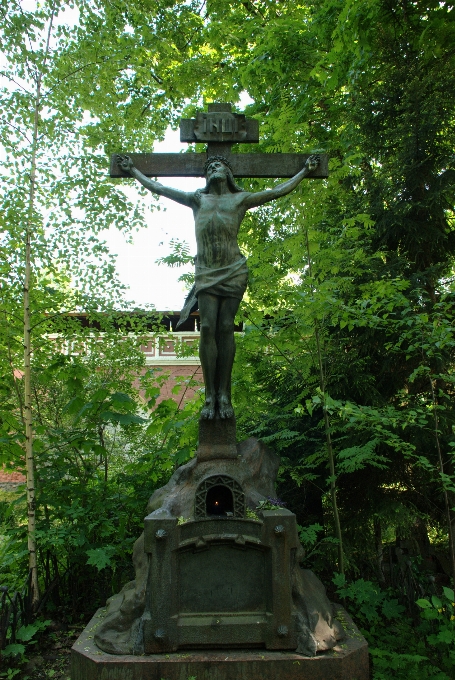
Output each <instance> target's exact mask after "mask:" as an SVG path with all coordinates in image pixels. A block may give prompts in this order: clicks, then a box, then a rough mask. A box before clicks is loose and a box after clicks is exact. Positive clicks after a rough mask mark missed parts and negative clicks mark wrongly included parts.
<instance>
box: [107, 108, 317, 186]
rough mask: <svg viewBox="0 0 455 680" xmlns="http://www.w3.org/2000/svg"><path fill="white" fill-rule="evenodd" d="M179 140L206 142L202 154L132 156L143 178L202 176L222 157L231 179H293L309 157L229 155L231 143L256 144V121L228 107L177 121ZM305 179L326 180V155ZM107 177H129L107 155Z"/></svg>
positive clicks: (290, 155) (257, 154) (306, 155)
mask: <svg viewBox="0 0 455 680" xmlns="http://www.w3.org/2000/svg"><path fill="white" fill-rule="evenodd" d="M180 141H181V142H188V143H190V144H194V143H195V142H207V151H206V153H184V154H179V153H132V154H129V156H130V157H131V160H132V161H133V163H134V165H135V166H136V168H137V169H138V170H140V171H141V172H142V173H143V174H144V175H146V177H203V176H204V164H205V162H206V160H207V158H209V157H210V156H217V155H220V156H225V157H226V158H227V159H228V160H229V163H230V164H231V166H232V170H233V173H234V176H235V177H263V178H266V177H293V176H294V175H296V174H297V173H298V172H299V171H300V170H301V169H302V168H303V166H304V165H305V161H306V159H307V158H308V156H309V155H310V154H303V153H234V154H233V153H231V147H232V145H233V144H242V143H245V144H255V143H258V142H259V122H258V121H257V120H254V119H251V118H246V117H245V116H244V115H243V114H241V113H232V112H231V105H230V104H209V106H208V112H207V113H205V112H198V114H197V116H196V118H191V119H184V118H182V120H181V121H180ZM319 157H320V162H319V165H318V167H317V168H316V170H314V171H313V172H312V173H311V175H309V179H312V178H317V179H321V178H324V177H328V174H329V173H328V157H327V154H319ZM110 176H111V177H129V176H130V175H129V174H128V173H126V172H123V170H121V169H120V168H119V166H118V164H117V154H113V155H112V156H111V166H110Z"/></svg>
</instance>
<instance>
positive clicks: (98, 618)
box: [71, 606, 369, 680]
mask: <svg viewBox="0 0 455 680" xmlns="http://www.w3.org/2000/svg"><path fill="white" fill-rule="evenodd" d="M105 614H106V612H105V610H99V611H98V612H97V613H96V614H95V616H94V617H93V619H92V620H91V621H90V623H89V624H88V625H87V627H86V628H85V630H84V631H83V633H82V635H81V636H80V638H79V639H78V640H77V642H76V643H75V644H74V646H73V649H72V652H71V678H72V680H163V679H164V678H165V679H166V680H188V678H191V677H195V678H197V680H368V678H369V664H368V647H367V643H366V641H365V639H364V638H363V636H362V635H361V634H360V633H359V631H358V629H357V628H356V626H355V625H354V624H353V622H352V620H351V619H350V617H349V615H348V614H347V613H346V612H345V611H344V609H343V608H342V607H339V606H337V607H336V615H337V617H338V619H339V620H340V621H341V622H342V625H343V627H344V629H345V633H346V637H345V639H344V640H343V643H342V644H341V645H339V646H336V647H334V648H333V649H332V650H330V651H328V652H326V653H325V654H323V655H319V656H314V657H308V656H303V655H301V654H296V653H295V652H286V651H273V650H270V651H269V650H265V649H257V650H251V649H245V650H226V649H224V650H204V651H193V650H187V651H186V652H178V653H168V654H153V655H151V656H128V655H120V656H115V655H112V654H107V653H105V652H102V651H101V650H100V649H99V648H98V647H96V645H95V644H94V642H93V638H94V635H95V634H96V632H97V630H98V628H99V626H100V625H101V623H102V621H103V618H104V617H105Z"/></svg>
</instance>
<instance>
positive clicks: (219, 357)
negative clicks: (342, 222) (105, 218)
mask: <svg viewBox="0 0 455 680" xmlns="http://www.w3.org/2000/svg"><path fill="white" fill-rule="evenodd" d="M118 163H119V165H120V167H121V169H122V170H124V171H125V172H128V173H129V174H130V175H131V176H132V177H134V178H136V179H137V180H138V181H139V182H140V183H141V184H142V185H143V186H144V187H145V188H146V189H149V190H150V191H151V192H153V193H155V194H159V195H160V196H165V197H167V198H170V199H172V200H173V201H177V203H181V204H182V205H186V206H188V207H189V208H191V209H192V210H193V215H194V223H195V229H196V242H197V256H196V276H195V284H194V286H193V289H192V291H191V292H190V294H189V296H188V298H187V300H186V303H185V307H184V309H183V310H182V316H181V321H180V322H183V320H184V319H185V318H187V316H188V314H189V313H190V311H191V310H192V309H194V308H195V307H196V305H198V306H199V313H200V317H201V338H200V349H199V356H200V359H201V365H202V372H203V375H204V382H205V404H204V407H203V409H202V411H201V418H208V419H212V418H215V416H216V415H218V416H219V417H220V418H231V417H233V415H234V410H233V408H232V404H231V373H232V365H233V363H234V355H235V342H234V318H235V315H236V313H237V310H238V307H239V304H240V300H241V299H242V297H243V294H244V292H245V289H246V284H247V279H248V269H247V265H246V259H245V257H243V255H242V253H241V252H240V250H239V246H238V243H237V234H238V231H239V227H240V224H241V222H242V219H243V217H244V215H245V213H246V211H247V210H250V209H251V208H257V207H258V206H260V205H263V204H264V203H268V202H269V201H273V200H275V199H276V198H280V196H286V194H289V193H290V192H291V191H293V189H295V188H296V186H297V185H298V184H299V183H300V182H301V181H302V179H303V178H304V177H306V176H307V175H309V174H310V173H311V172H312V171H313V170H315V169H316V168H317V166H318V164H319V157H318V156H310V157H309V158H308V159H307V161H306V163H305V165H304V167H303V168H302V170H300V172H298V173H297V174H296V175H294V177H292V178H291V179H289V180H288V181H287V182H283V184H279V185H278V186H276V187H274V188H273V189H267V190H265V191H258V192H256V193H251V192H248V191H243V189H241V188H240V187H239V186H237V184H236V183H235V180H234V176H233V174H232V170H231V167H230V164H229V161H228V160H227V159H226V158H224V157H223V156H211V157H209V158H208V160H207V162H206V164H205V177H206V186H205V188H204V189H198V190H197V191H194V192H185V191H180V190H178V189H172V188H171V187H166V186H163V185H162V184H160V183H159V182H156V181H154V180H151V179H149V178H148V177H146V176H145V175H143V174H142V173H141V172H140V171H139V170H138V169H137V168H135V167H134V165H133V162H132V161H131V159H130V158H129V157H128V156H118Z"/></svg>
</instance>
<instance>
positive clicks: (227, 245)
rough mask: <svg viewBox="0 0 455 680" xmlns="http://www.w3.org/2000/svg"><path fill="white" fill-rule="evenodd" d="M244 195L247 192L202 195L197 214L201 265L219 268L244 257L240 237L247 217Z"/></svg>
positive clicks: (195, 223) (199, 198)
mask: <svg viewBox="0 0 455 680" xmlns="http://www.w3.org/2000/svg"><path fill="white" fill-rule="evenodd" d="M244 195H245V194H244V192H239V193H227V194H221V195H218V194H215V195H214V194H202V193H199V194H198V199H197V200H195V202H194V205H193V213H194V225H195V230H196V243H197V263H198V265H199V266H202V267H209V268H211V269H217V268H218V267H225V266H227V265H230V264H233V263H234V262H236V261H237V260H239V259H240V258H241V257H242V254H241V252H240V250H239V246H238V243H237V234H238V231H239V227H240V223H241V221H242V219H243V217H244V215H245V208H244V207H243V205H242V200H243V197H244Z"/></svg>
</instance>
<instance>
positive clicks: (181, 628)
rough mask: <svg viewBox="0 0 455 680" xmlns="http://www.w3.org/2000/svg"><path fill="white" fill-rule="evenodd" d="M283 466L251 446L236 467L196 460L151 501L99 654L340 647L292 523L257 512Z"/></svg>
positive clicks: (99, 634) (233, 461) (100, 633)
mask: <svg viewBox="0 0 455 680" xmlns="http://www.w3.org/2000/svg"><path fill="white" fill-rule="evenodd" d="M278 466H279V458H278V456H277V455H276V454H275V453H274V452H273V451H271V450H270V449H268V448H267V447H266V446H265V445H264V444H262V442H260V441H258V440H256V439H254V438H251V439H248V440H246V441H244V442H241V443H240V444H238V445H237V447H236V456H235V458H234V457H231V456H230V457H229V458H227V457H226V458H224V459H220V458H217V459H213V458H211V457H210V456H205V455H202V456H200V457H199V456H198V458H194V459H193V460H191V461H190V462H189V463H187V464H186V465H183V466H182V467H180V468H179V469H178V470H177V471H176V472H175V473H174V475H173V476H172V478H171V479H170V481H169V482H168V484H166V486H164V487H162V488H161V489H158V490H157V491H156V492H155V493H154V494H153V496H152V497H151V499H150V501H149V507H148V515H147V516H146V518H145V522H144V533H143V535H142V536H141V537H140V538H139V539H138V541H137V542H136V544H135V548H134V554H133V561H134V566H135V571H136V578H135V580H134V581H132V582H131V583H129V584H127V585H126V586H125V587H124V588H123V590H122V591H121V592H120V593H119V594H118V595H115V596H114V597H113V598H111V599H110V601H109V602H108V608H107V611H105V612H104V613H103V615H102V617H100V620H99V622H98V623H97V629H96V631H94V632H95V636H94V639H95V642H96V644H97V646H98V648H99V649H101V650H103V651H104V652H107V653H109V654H118V655H125V654H126V655H138V656H141V655H144V654H145V655H161V654H163V653H170V652H176V651H177V650H182V649H188V650H191V649H207V650H210V649H223V648H231V649H242V648H248V649H255V648H262V649H266V650H295V651H297V652H298V653H299V654H303V655H306V656H310V657H312V656H315V655H316V654H318V653H320V652H324V651H325V650H330V649H333V648H334V647H336V645H337V644H338V642H339V641H341V640H343V639H344V632H343V628H342V626H341V625H340V623H339V621H337V620H336V618H335V616H334V610H333V607H332V605H331V603H330V602H329V601H328V599H327V596H326V594H325V589H324V586H323V585H322V583H321V582H320V581H319V579H317V577H316V576H315V575H314V574H313V573H312V572H311V571H309V570H305V569H302V568H301V566H300V562H301V560H302V558H303V551H302V548H301V546H300V543H299V541H298V535H297V526H296V518H295V515H294V514H293V513H292V512H290V511H289V510H287V509H285V508H280V509H274V510H264V511H257V510H256V508H257V507H258V504H259V502H260V501H264V500H266V498H267V497H274V496H275V480H276V476H277V472H278Z"/></svg>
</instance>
